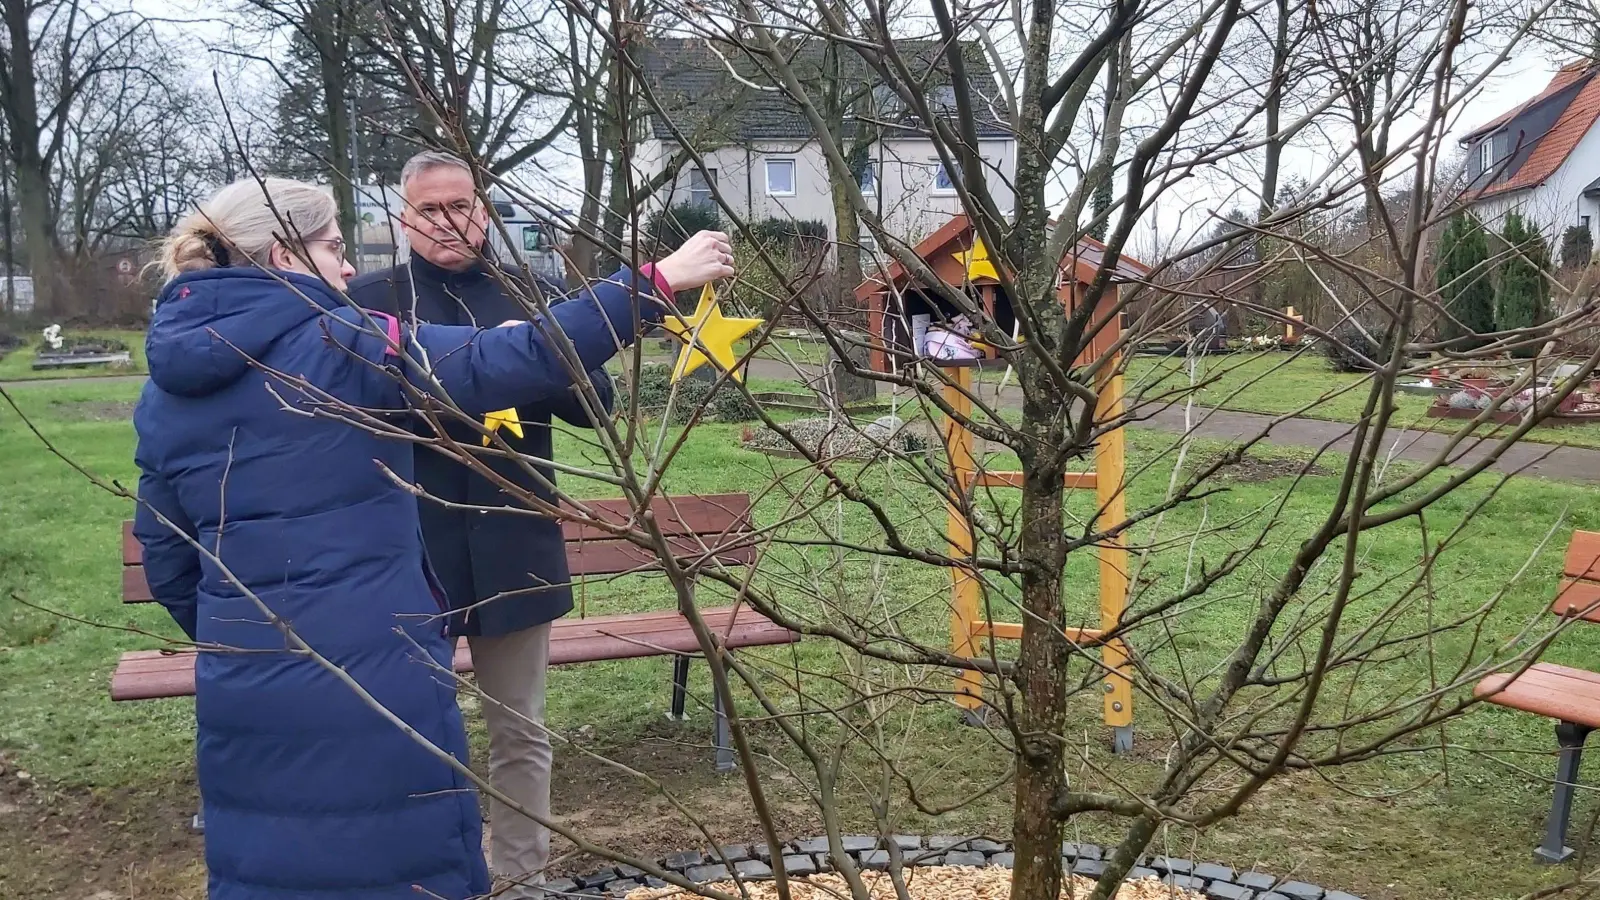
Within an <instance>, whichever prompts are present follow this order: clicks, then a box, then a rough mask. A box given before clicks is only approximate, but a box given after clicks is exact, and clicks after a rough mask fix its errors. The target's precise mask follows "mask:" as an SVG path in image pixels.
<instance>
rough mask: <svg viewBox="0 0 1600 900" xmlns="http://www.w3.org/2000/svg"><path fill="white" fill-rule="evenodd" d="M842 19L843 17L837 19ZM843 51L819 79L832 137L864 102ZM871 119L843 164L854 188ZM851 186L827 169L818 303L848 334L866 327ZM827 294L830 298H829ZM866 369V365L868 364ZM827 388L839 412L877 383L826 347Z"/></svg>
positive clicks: (830, 55) (828, 60) (866, 154)
mask: <svg viewBox="0 0 1600 900" xmlns="http://www.w3.org/2000/svg"><path fill="white" fill-rule="evenodd" d="M841 18H843V17H842V16H841ZM841 52H843V51H841V50H840V49H839V48H838V47H837V46H835V45H834V44H831V43H830V44H829V45H828V48H827V50H826V51H825V54H824V56H823V65H824V74H825V77H826V78H827V79H828V82H829V83H828V84H827V85H825V86H824V90H823V107H824V108H823V109H822V110H821V112H822V114H823V116H824V117H826V119H827V122H828V128H829V130H830V131H832V132H833V133H834V134H836V135H840V136H843V135H844V133H845V112H846V109H847V108H848V107H851V106H855V105H859V104H860V103H862V102H863V100H864V98H863V97H860V96H857V95H858V94H860V93H861V91H859V90H858V86H857V85H855V84H847V83H846V82H845V79H844V67H843V65H842V64H841V62H840V59H839V54H840V53H841ZM871 120H872V117H871V116H858V117H856V123H855V133H854V134H853V135H852V136H851V143H850V146H849V149H848V150H847V151H846V153H845V161H846V162H848V163H849V164H850V172H849V173H847V174H848V177H849V178H850V179H852V180H855V181H856V182H857V183H859V179H860V173H861V171H862V167H863V166H865V165H866V164H867V163H868V161H869V159H870V157H871V153H870V150H871V147H872V145H873V143H875V141H874V137H875V135H874V134H873V133H872V128H871V126H870V125H869V124H868V123H869V122H870V121H871ZM849 190H850V181H848V180H846V179H845V178H843V177H840V173H838V172H835V171H833V167H832V166H830V167H829V168H828V193H829V194H830V195H831V196H832V198H833V236H834V246H835V247H837V248H838V249H837V251H836V252H837V254H838V258H837V260H836V268H835V274H836V276H837V277H836V278H835V279H834V288H833V290H832V291H831V292H830V291H825V292H824V293H823V297H824V299H823V302H824V303H826V304H827V308H826V309H824V310H823V311H822V317H821V318H822V319H823V321H825V322H827V323H829V325H830V326H833V327H849V328H851V329H852V330H855V329H861V330H863V331H864V330H865V328H864V327H863V326H864V325H865V322H861V321H857V319H858V318H860V317H859V316H856V315H854V313H855V312H856V310H855V309H854V306H855V291H856V286H857V285H859V284H860V283H861V281H862V275H861V224H860V222H858V221H857V220H856V213H855V209H854V208H853V207H852V206H851V205H850V198H849V196H848V192H849ZM830 294H831V296H830ZM864 358H865V359H870V356H869V355H868V354H866V353H864V352H863V353H860V354H857V353H851V354H850V359H851V362H852V363H855V364H856V366H857V368H860V369H865V368H867V367H868V366H865V365H862V364H861V362H862V360H863V359H864ZM868 365H870V362H869V363H868ZM827 383H828V389H829V391H831V392H832V394H833V403H834V405H836V406H839V407H841V408H842V407H844V406H845V405H847V404H850V403H856V402H860V401H863V400H871V399H874V398H875V397H877V396H878V383H877V382H876V381H874V380H872V379H870V378H863V377H862V376H860V375H854V374H851V373H850V372H849V371H848V370H847V367H846V366H845V363H844V361H843V360H841V359H840V358H839V356H838V354H837V353H835V352H833V348H832V347H829V348H828V382H827Z"/></svg>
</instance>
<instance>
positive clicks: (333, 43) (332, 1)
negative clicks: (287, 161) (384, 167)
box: [309, 0, 361, 258]
mask: <svg viewBox="0 0 1600 900" xmlns="http://www.w3.org/2000/svg"><path fill="white" fill-rule="evenodd" d="M344 12H345V10H344V8H343V0H328V2H325V3H322V4H319V5H318V6H317V7H316V8H315V12H314V13H313V16H312V20H313V22H318V23H319V24H317V25H316V26H315V27H313V28H312V29H311V30H310V35H309V36H310V37H311V39H312V41H314V42H315V43H316V45H317V51H318V52H317V55H318V56H319V57H320V58H321V63H322V66H321V68H322V101H323V105H324V106H325V107H326V111H325V113H324V115H325V116H326V123H327V129H328V165H329V166H330V167H331V168H332V170H333V171H332V172H331V175H332V178H331V179H330V180H331V181H332V182H333V200H334V203H335V204H336V205H337V206H338V207H339V232H340V234H342V235H344V242H345V246H346V247H348V248H349V252H350V254H351V255H352V258H356V255H357V254H359V253H360V252H361V248H360V247H358V246H357V245H356V193H355V184H354V181H353V178H352V176H351V170H352V166H351V154H350V147H351V142H350V139H351V133H352V128H351V125H352V123H351V121H350V106H349V101H350V97H351V91H350V75H351V72H350V67H351V59H350V41H351V36H350V32H349V25H348V23H347V22H345V19H346V18H347V17H346V16H345V15H344Z"/></svg>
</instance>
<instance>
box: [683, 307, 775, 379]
mask: <svg viewBox="0 0 1600 900" xmlns="http://www.w3.org/2000/svg"><path fill="white" fill-rule="evenodd" d="M765 321H766V320H765V319H730V318H728V317H727V316H724V315H723V314H722V305H721V304H720V303H718V302H717V292H716V291H715V290H713V289H712V287H711V285H709V284H708V285H706V286H705V289H704V290H702V291H701V292H700V302H699V304H697V305H696V306H695V308H694V313H693V314H692V315H691V316H690V317H689V318H688V320H687V321H685V320H684V319H682V318H679V317H678V316H668V317H667V318H666V319H665V320H664V321H662V323H661V327H663V328H665V329H667V330H668V331H670V332H672V333H673V334H675V335H677V336H678V339H679V340H681V341H683V342H684V346H683V349H682V350H680V351H678V362H677V365H675V366H674V367H673V369H672V380H673V381H677V380H678V379H680V378H682V377H683V376H685V375H688V374H689V373H690V372H693V371H694V370H695V369H698V368H700V367H701V366H703V365H705V364H706V363H707V362H710V361H711V360H713V359H714V360H716V361H717V362H718V363H719V364H721V367H722V368H723V369H728V370H730V371H732V372H733V377H734V378H737V379H740V380H743V378H744V375H743V373H742V372H740V371H738V370H736V369H734V364H735V363H736V362H737V361H738V360H737V358H736V356H735V355H734V352H733V342H734V341H737V340H738V339H740V338H742V337H744V336H745V335H747V334H749V333H750V332H752V331H755V330H756V329H757V328H759V327H761V324H762V323H763V322H765Z"/></svg>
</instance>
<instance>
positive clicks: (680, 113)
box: [640, 38, 1011, 142]
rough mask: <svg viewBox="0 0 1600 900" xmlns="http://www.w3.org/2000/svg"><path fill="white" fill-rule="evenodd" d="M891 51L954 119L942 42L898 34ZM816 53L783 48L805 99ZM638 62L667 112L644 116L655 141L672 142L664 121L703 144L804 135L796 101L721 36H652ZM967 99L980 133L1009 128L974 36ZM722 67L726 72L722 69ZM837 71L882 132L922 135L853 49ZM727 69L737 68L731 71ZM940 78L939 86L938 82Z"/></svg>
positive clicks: (819, 67)
mask: <svg viewBox="0 0 1600 900" xmlns="http://www.w3.org/2000/svg"><path fill="white" fill-rule="evenodd" d="M895 47H896V49H897V50H898V51H899V52H900V54H901V56H902V57H903V58H904V59H905V60H906V61H907V63H908V67H909V68H910V69H911V70H912V71H913V72H915V73H918V74H922V75H925V76H926V78H927V81H928V83H930V84H931V85H933V86H932V87H931V88H930V92H929V98H930V102H931V104H932V105H933V106H934V108H935V109H936V110H947V111H948V115H949V116H950V118H951V119H954V118H955V115H956V111H955V103H954V96H953V93H952V92H951V89H950V88H949V87H948V85H949V82H950V77H949V74H948V63H947V62H946V61H945V59H944V54H943V48H944V45H943V44H942V43H941V42H938V41H932V40H903V41H898V42H896V44H895ZM824 51H825V48H824V46H823V45H822V44H821V43H820V42H816V41H806V42H802V43H797V44H796V45H795V46H793V47H792V48H790V49H789V51H788V61H789V65H790V68H791V69H792V70H793V72H794V74H795V76H796V78H797V79H798V80H799V81H800V83H801V85H802V86H803V87H805V88H806V90H807V93H808V94H809V95H810V96H811V97H812V99H813V100H815V99H817V98H818V97H820V96H821V89H822V87H823V73H824ZM641 56H642V59H641V62H640V64H641V67H642V68H643V70H644V74H645V77H646V78H647V79H648V80H649V82H650V86H651V90H652V92H653V93H654V94H655V95H656V100H657V101H658V102H659V103H660V105H661V107H662V109H663V110H664V111H665V112H666V114H667V117H663V116H661V115H653V116H651V124H652V130H653V132H654V134H655V137H656V138H658V139H661V140H675V139H676V137H677V135H676V134H675V133H674V131H673V129H672V128H671V127H670V126H669V123H668V121H667V118H668V117H670V119H671V124H675V125H677V127H678V130H679V131H682V132H683V133H685V134H688V135H693V136H695V137H696V138H699V139H704V140H707V141H709V142H717V141H724V142H737V141H747V140H759V139H778V140H782V139H786V138H787V139H801V140H805V139H809V138H810V137H811V136H812V128H811V124H810V122H809V121H808V120H807V119H806V117H805V114H804V113H803V112H802V111H801V108H800V106H799V105H798V104H797V103H795V102H794V100H793V99H791V98H790V97H789V96H788V95H787V94H785V93H784V92H783V91H782V90H779V89H777V87H776V82H775V80H774V78H773V76H772V75H771V73H769V72H767V71H764V70H762V69H761V68H760V67H759V66H758V65H757V64H756V63H755V62H754V61H753V60H752V59H751V57H750V54H748V53H746V52H745V51H744V50H742V49H741V48H740V47H739V46H738V45H736V44H734V43H732V42H727V41H716V42H715V43H713V42H712V41H710V40H707V39H704V38H654V39H651V40H650V41H649V42H648V43H646V44H644V45H643V48H642V52H641ZM962 56H963V60H964V62H965V64H966V68H967V72H968V80H969V82H970V86H971V91H972V100H973V104H974V106H975V107H977V115H976V116H975V119H976V122H975V123H974V124H975V126H976V130H977V133H978V136H979V137H980V138H1006V137H1010V136H1011V130H1010V128H1009V127H1008V126H1007V125H1006V124H1005V122H1004V120H1003V119H1002V118H1001V116H1000V114H999V112H998V111H997V110H998V108H997V106H996V104H995V102H994V101H995V100H996V99H997V98H998V97H999V95H1000V87H999V84H998V83H997V82H996V81H995V78H994V74H993V71H992V70H991V69H990V68H989V63H988V60H987V57H986V56H985V55H984V54H983V52H982V48H981V47H979V46H978V45H977V44H976V42H967V43H965V44H963V46H962ZM730 68H731V69H732V70H733V71H732V73H730V71H729V70H730ZM839 70H840V72H841V76H842V78H843V79H844V80H845V81H846V83H847V84H850V85H853V87H852V88H850V89H851V91H852V93H853V97H852V99H854V100H857V101H859V102H858V104H857V108H858V109H861V108H865V109H866V110H869V112H867V113H866V116H867V117H869V118H870V119H871V120H875V121H876V122H878V123H879V124H880V125H881V126H882V127H883V128H884V129H885V133H886V136H888V135H892V134H893V133H894V132H899V133H900V134H901V135H903V136H904V135H911V134H917V133H924V134H925V133H926V132H927V129H926V127H925V126H923V125H921V124H920V123H919V122H918V120H917V119H916V117H915V116H913V115H911V114H910V113H909V112H908V111H906V110H904V109H903V108H902V106H903V105H902V104H901V103H900V101H899V98H898V97H897V96H895V95H894V93H893V92H892V91H889V90H888V89H887V88H884V87H882V86H881V85H880V81H879V79H878V77H877V73H876V72H874V71H872V70H871V69H870V68H869V67H868V66H867V65H866V64H865V63H864V62H863V61H862V60H861V58H860V57H859V56H858V55H856V54H855V53H854V52H843V53H841V55H840V57H839ZM734 73H737V77H736V76H735V74H734ZM941 84H942V86H941ZM854 125H855V122H854V121H853V120H847V121H846V123H845V130H846V132H847V136H848V134H851V133H853V132H854Z"/></svg>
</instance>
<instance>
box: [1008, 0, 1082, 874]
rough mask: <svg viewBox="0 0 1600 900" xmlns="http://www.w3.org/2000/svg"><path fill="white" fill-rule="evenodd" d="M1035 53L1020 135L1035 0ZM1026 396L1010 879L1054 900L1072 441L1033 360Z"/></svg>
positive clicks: (1041, 240)
mask: <svg viewBox="0 0 1600 900" xmlns="http://www.w3.org/2000/svg"><path fill="white" fill-rule="evenodd" d="M1029 14H1030V18H1031V19H1032V21H1031V22H1029V23H1028V25H1029V31H1028V37H1029V41H1028V48H1027V51H1026V62H1025V64H1024V67H1023V90H1022V96H1021V104H1020V109H1019V110H1018V112H1019V122H1018V130H1019V132H1020V133H1022V134H1043V133H1044V124H1045V123H1044V107H1043V97H1044V92H1045V90H1046V89H1047V85H1048V84H1049V72H1048V62H1049V59H1050V36H1051V23H1052V20H1053V16H1054V4H1053V3H1051V2H1050V0H1034V2H1033V4H1032V5H1031V7H1030V8H1029ZM1042 151H1043V148H1042V146H1041V145H1040V144H1039V143H1037V142H1033V141H1019V142H1018V144H1017V176H1016V184H1017V193H1016V197H1017V220H1016V226H1015V228H1014V230H1013V232H1012V235H1011V239H1010V240H1009V241H1008V242H1007V244H1008V246H1007V251H1008V252H1007V253H1006V257H1007V258H1006V259H1005V264H1006V266H1007V268H1009V269H1010V270H1011V271H1013V272H1015V273H1017V278H1016V279H1015V281H1016V292H1017V298H1018V302H1019V306H1020V305H1023V304H1026V305H1027V306H1028V307H1029V310H1028V312H1029V313H1030V314H1031V315H1032V316H1033V318H1034V321H1035V322H1037V323H1039V324H1040V325H1041V326H1045V325H1046V324H1047V323H1048V325H1049V330H1048V332H1045V333H1042V334H1041V335H1040V337H1041V342H1040V343H1041V346H1039V347H1036V348H1034V349H1035V352H1041V353H1042V352H1049V351H1050V349H1052V348H1053V349H1056V350H1059V349H1060V348H1059V343H1060V341H1061V340H1062V339H1063V336H1064V335H1063V329H1064V327H1065V320H1064V318H1063V317H1062V314H1061V307H1060V301H1059V300H1058V299H1056V296H1055V291H1054V286H1055V275H1056V273H1055V268H1056V267H1055V265H1054V264H1053V262H1052V261H1050V260H1048V259H1047V257H1048V253H1047V252H1046V250H1047V246H1048V228H1049V215H1050V209H1049V206H1048V205H1047V204H1046V202H1045V184H1046V180H1047V178H1048V177H1049V172H1050V164H1051V160H1050V159H1049V158H1048V157H1046V156H1045V155H1044V154H1043V152H1042ZM1017 378H1018V384H1019V385H1020V386H1021V388H1022V391H1023V404H1022V427H1021V430H1022V443H1021V446H1020V447H1019V452H1018V456H1019V458H1020V460H1021V463H1022V508H1021V516H1022V523H1021V536H1020V540H1021V543H1022V547H1021V550H1020V552H1021V554H1022V558H1023V565H1024V569H1023V575H1022V605H1023V608H1024V610H1025V613H1024V615H1023V619H1022V621H1023V627H1022V640H1021V646H1020V647H1019V648H1018V655H1017V669H1016V674H1015V676H1014V677H1015V680H1016V688H1017V692H1018V694H1019V695H1020V696H1019V702H1018V703H1017V704H1016V705H1015V707H1014V708H1015V710H1016V714H1017V717H1018V722H1017V732H1018V740H1019V745H1018V747H1017V773H1016V799H1015V805H1014V810H1013V820H1012V829H1013V831H1012V839H1013V842H1014V844H1015V848H1016V870H1015V872H1014V873H1013V875H1012V881H1011V896H1012V897H1013V898H1014V900H1055V898H1056V897H1057V896H1058V895H1059V893H1060V890H1061V878H1062V871H1061V821H1060V820H1059V819H1058V818H1057V817H1056V815H1055V813H1054V812H1053V811H1052V810H1051V803H1050V798H1051V797H1054V796H1055V795H1056V793H1057V792H1058V791H1060V789H1061V787H1062V785H1063V784H1064V783H1065V769H1064V767H1063V754H1064V748H1063V747H1062V745H1061V742H1060V740H1059V737H1058V736H1059V735H1061V734H1062V731H1063V729H1064V727H1065V723H1066V697H1067V688H1066V685H1067V672H1066V666H1067V661H1068V660H1069V658H1070V653H1069V647H1068V646H1067V645H1066V642H1065V640H1064V639H1063V638H1062V636H1061V634H1060V628H1061V624H1062V622H1063V621H1064V613H1063V609H1062V601H1061V569H1062V566H1063V563H1064V560H1063V559H1062V558H1061V557H1062V554H1061V545H1062V539H1063V536H1062V527H1061V521H1062V505H1063V497H1062V495H1063V491H1064V489H1063V485H1062V478H1063V475H1064V469H1065V461H1064V460H1063V459H1062V458H1061V455H1060V452H1059V448H1060V447H1062V446H1064V445H1065V444H1066V443H1067V441H1066V434H1065V427H1064V421H1065V417H1064V416H1063V415H1062V409H1061V407H1062V400H1063V398H1062V397H1061V396H1060V395H1059V394H1060V392H1059V391H1058V390H1056V389H1054V388H1053V387H1052V385H1053V382H1052V380H1051V379H1050V377H1049V375H1048V373H1047V372H1046V371H1044V363H1043V361H1042V360H1040V359H1039V358H1038V357H1036V356H1034V355H1033V354H1032V353H1028V354H1023V355H1022V356H1021V357H1020V358H1019V360H1018V366H1017Z"/></svg>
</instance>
